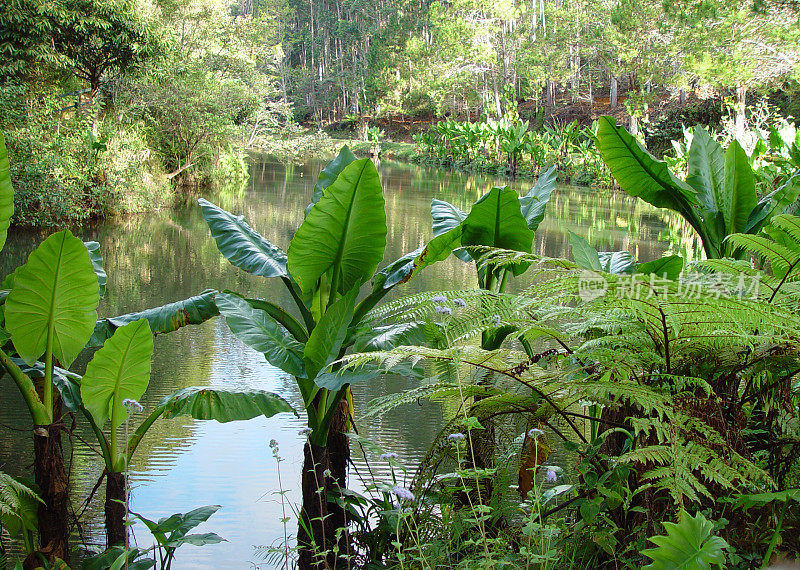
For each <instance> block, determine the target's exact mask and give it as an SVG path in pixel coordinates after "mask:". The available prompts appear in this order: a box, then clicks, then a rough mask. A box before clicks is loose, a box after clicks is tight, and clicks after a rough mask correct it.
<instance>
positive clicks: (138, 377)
mask: <svg viewBox="0 0 800 570" xmlns="http://www.w3.org/2000/svg"><path fill="white" fill-rule="evenodd" d="M152 352H153V336H152V332H151V331H150V326H149V325H148V323H147V321H146V320H144V319H142V320H139V321H134V322H132V323H129V324H127V325H125V326H122V327H120V328H119V329H117V330H116V331H115V332H114V335H113V336H112V337H111V338H109V339H108V340H107V341H106V342H105V344H103V347H102V348H101V349H100V350H98V351H97V352H96V353H95V355H94V357H93V358H92V360H91V362H89V364H88V365H87V367H86V373H85V374H84V375H83V380H82V381H81V399H82V400H83V405H84V407H85V408H86V410H87V411H88V412H89V413H90V414H91V416H92V418H93V419H94V422H95V423H96V424H97V426H98V427H102V426H103V425H104V424H105V423H106V422H107V421H108V420H109V419H110V420H111V429H112V430H116V429H117V428H118V427H119V426H120V425H122V422H123V421H125V419H126V418H127V417H128V410H127V409H126V408H125V406H123V404H122V402H123V401H124V400H127V399H130V400H137V401H138V400H139V399H141V397H142V395H143V394H144V391H145V389H146V388H147V384H148V382H149V381H150V356H151V354H152Z"/></svg>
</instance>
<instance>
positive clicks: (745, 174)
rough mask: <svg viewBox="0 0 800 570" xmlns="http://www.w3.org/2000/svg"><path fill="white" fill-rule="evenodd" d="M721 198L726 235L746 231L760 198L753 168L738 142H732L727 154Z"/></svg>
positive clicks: (720, 208) (720, 205)
mask: <svg viewBox="0 0 800 570" xmlns="http://www.w3.org/2000/svg"><path fill="white" fill-rule="evenodd" d="M720 198H721V199H720V200H719V210H720V211H721V212H722V218H723V219H724V220H725V234H726V235H730V234H734V233H736V232H743V231H745V229H746V228H747V222H748V220H749V219H750V214H751V213H752V211H753V210H754V209H755V208H756V205H757V204H758V196H757V195H756V182H755V176H754V174H753V168H752V167H751V166H750V161H749V160H748V159H747V153H745V151H744V149H743V148H742V147H741V145H740V144H739V143H738V142H737V141H736V140H733V141H731V144H730V145H729V146H728V150H727V151H726V152H725V191H724V192H723V194H722V195H721V197H720Z"/></svg>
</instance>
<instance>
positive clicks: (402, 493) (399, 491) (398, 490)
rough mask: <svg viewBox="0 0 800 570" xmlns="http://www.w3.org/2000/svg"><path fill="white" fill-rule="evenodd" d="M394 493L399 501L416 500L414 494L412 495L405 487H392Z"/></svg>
mask: <svg viewBox="0 0 800 570" xmlns="http://www.w3.org/2000/svg"><path fill="white" fill-rule="evenodd" d="M392 493H394V494H395V495H396V496H397V498H398V499H401V500H403V501H413V500H414V493H412V492H411V491H409V490H408V489H406V488H405V487H401V486H400V485H395V486H394V487H392Z"/></svg>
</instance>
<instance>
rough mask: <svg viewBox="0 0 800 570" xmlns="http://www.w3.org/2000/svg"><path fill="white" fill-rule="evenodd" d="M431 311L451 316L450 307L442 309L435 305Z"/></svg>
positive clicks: (451, 310)
mask: <svg viewBox="0 0 800 570" xmlns="http://www.w3.org/2000/svg"><path fill="white" fill-rule="evenodd" d="M433 309H434V310H435V311H436V312H437V313H439V314H442V315H452V314H453V309H451V308H450V307H442V306H441V305H436V306H435V307H434V308H433Z"/></svg>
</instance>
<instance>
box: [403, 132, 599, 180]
mask: <svg viewBox="0 0 800 570" xmlns="http://www.w3.org/2000/svg"><path fill="white" fill-rule="evenodd" d="M414 140H415V143H416V147H417V152H418V154H419V155H420V160H422V161H425V162H433V163H437V164H442V165H444V166H456V167H459V168H464V169H467V170H489V171H495V170H496V171H498V172H501V171H502V170H503V168H505V169H506V172H507V173H508V174H510V175H512V176H514V175H516V174H517V173H521V174H533V173H534V172H537V173H538V174H539V178H540V179H541V178H542V177H544V176H545V173H543V171H545V169H547V173H550V168H557V169H558V170H560V171H562V172H564V173H565V177H566V178H567V179H572V180H573V181H574V182H576V183H581V184H583V183H587V182H598V183H600V184H606V183H607V182H608V174H607V171H606V170H605V167H604V166H603V164H602V161H601V160H600V157H599V155H598V153H597V151H596V149H595V147H594V143H593V141H592V133H591V130H590V129H588V128H581V127H579V126H578V124H577V123H575V122H572V123H568V124H567V125H565V126H563V127H545V129H544V130H543V131H534V130H528V123H527V122H519V121H517V122H515V121H513V120H512V119H511V118H508V117H504V118H503V119H501V120H499V121H495V120H491V119H488V120H482V121H479V122H476V123H472V122H458V121H454V120H452V119H447V120H445V121H441V122H439V123H436V124H434V125H432V126H431V130H430V132H427V133H425V132H423V133H419V134H417V135H415V137H414ZM526 155H527V156H528V160H527V161H526V160H525V156H526ZM501 157H506V160H505V161H503V160H501ZM548 165H553V166H551V167H550V168H548Z"/></svg>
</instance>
